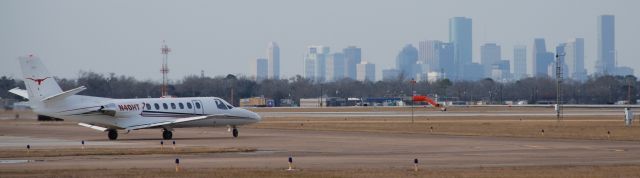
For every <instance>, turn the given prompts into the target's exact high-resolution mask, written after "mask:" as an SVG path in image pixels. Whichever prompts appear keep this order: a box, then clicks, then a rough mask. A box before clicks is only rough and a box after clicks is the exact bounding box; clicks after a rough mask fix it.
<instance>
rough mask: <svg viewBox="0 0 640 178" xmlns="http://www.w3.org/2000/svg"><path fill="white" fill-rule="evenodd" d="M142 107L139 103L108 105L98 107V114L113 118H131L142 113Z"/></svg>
mask: <svg viewBox="0 0 640 178" xmlns="http://www.w3.org/2000/svg"><path fill="white" fill-rule="evenodd" d="M143 107H144V105H142V104H140V103H110V104H107V105H104V106H100V109H98V111H99V112H101V113H102V114H105V115H109V116H113V117H118V118H120V117H132V116H135V115H140V113H142V109H143Z"/></svg>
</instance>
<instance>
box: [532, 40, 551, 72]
mask: <svg viewBox="0 0 640 178" xmlns="http://www.w3.org/2000/svg"><path fill="white" fill-rule="evenodd" d="M532 54H533V58H532V60H533V62H532V64H533V70H532V73H533V76H534V77H549V75H547V73H548V68H549V65H550V64H551V63H553V58H554V55H553V53H550V52H547V47H546V45H545V42H544V38H536V39H534V41H533V53H532Z"/></svg>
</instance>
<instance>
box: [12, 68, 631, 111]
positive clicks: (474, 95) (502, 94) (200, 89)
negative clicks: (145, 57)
mask: <svg viewBox="0 0 640 178" xmlns="http://www.w3.org/2000/svg"><path fill="white" fill-rule="evenodd" d="M56 81H58V83H59V84H60V86H61V87H62V88H63V90H68V89H72V88H75V87H78V86H85V87H87V88H88V89H87V90H86V91H84V92H82V93H81V94H83V95H90V96H99V97H110V98H147V97H159V96H160V87H161V84H160V83H159V82H153V81H148V80H146V81H141V80H137V79H135V78H133V77H128V76H122V75H120V76H118V75H116V74H113V73H110V74H108V75H104V74H99V73H94V72H80V74H79V76H78V78H77V79H65V78H56ZM639 84H640V83H639V82H638V79H637V78H636V77H634V76H600V77H591V78H589V79H588V80H586V81H584V82H579V81H571V80H569V81H565V82H564V83H563V84H562V86H563V95H564V98H563V100H564V101H565V102H566V103H574V104H611V103H615V102H617V101H620V100H625V101H626V100H627V99H630V100H631V102H632V103H635V100H636V99H637V98H638V89H639ZM15 87H21V88H24V83H23V82H22V81H20V80H16V79H13V78H10V77H7V76H3V77H0V97H2V98H18V97H16V96H14V95H12V94H10V93H8V92H7V90H9V89H12V88H15ZM413 88H414V90H415V91H416V92H417V93H418V94H421V95H424V94H430V95H438V96H439V97H441V98H445V99H446V100H448V101H486V102H491V103H502V102H504V101H518V100H528V101H529V102H530V103H535V102H543V101H547V102H554V101H555V98H556V81H555V80H554V79H551V78H525V79H522V80H518V81H515V82H508V83H500V82H496V81H493V80H492V79H489V78H487V79H482V80H478V81H450V80H448V79H445V80H440V81H436V82H433V83H428V82H418V83H416V84H415V85H414V86H413ZM232 89H233V92H232ZM169 93H170V94H171V95H174V96H177V97H194V96H217V97H221V98H224V99H225V100H229V101H230V102H232V103H234V104H236V105H237V104H238V103H239V100H240V98H247V97H255V96H264V97H266V98H271V99H274V100H275V101H276V105H278V104H279V101H280V99H292V100H294V101H296V102H297V101H299V99H300V98H315V97H319V96H321V95H324V96H329V97H343V98H346V97H356V98H367V97H406V96H410V95H411V93H412V92H411V84H410V83H409V82H407V81H404V80H393V81H378V82H370V81H366V82H361V81H355V80H351V79H343V80H339V81H335V82H328V83H313V81H311V80H309V79H305V78H303V77H302V76H299V75H298V76H294V77H291V78H289V79H280V80H272V79H267V80H264V81H262V82H260V83H257V82H255V81H253V80H251V79H249V78H247V77H244V76H233V75H228V76H218V77H201V76H187V77H184V78H182V79H181V80H178V81H176V82H173V83H172V84H171V85H170V86H169ZM231 98H233V101H231Z"/></svg>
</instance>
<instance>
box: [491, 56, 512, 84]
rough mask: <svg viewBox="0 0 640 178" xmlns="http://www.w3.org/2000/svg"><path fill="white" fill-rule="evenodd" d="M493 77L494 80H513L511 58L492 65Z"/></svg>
mask: <svg viewBox="0 0 640 178" xmlns="http://www.w3.org/2000/svg"><path fill="white" fill-rule="evenodd" d="M491 78H492V79H493V80H494V81H499V82H508V81H510V80H511V63H510V62H509V60H498V61H497V62H494V63H493V65H491Z"/></svg>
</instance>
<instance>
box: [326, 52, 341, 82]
mask: <svg viewBox="0 0 640 178" xmlns="http://www.w3.org/2000/svg"><path fill="white" fill-rule="evenodd" d="M326 62H327V65H326V69H327V77H326V79H327V81H338V80H342V79H343V78H345V75H344V74H345V71H344V69H345V60H344V55H343V54H342V53H333V54H331V55H329V56H328V57H327V59H326Z"/></svg>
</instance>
